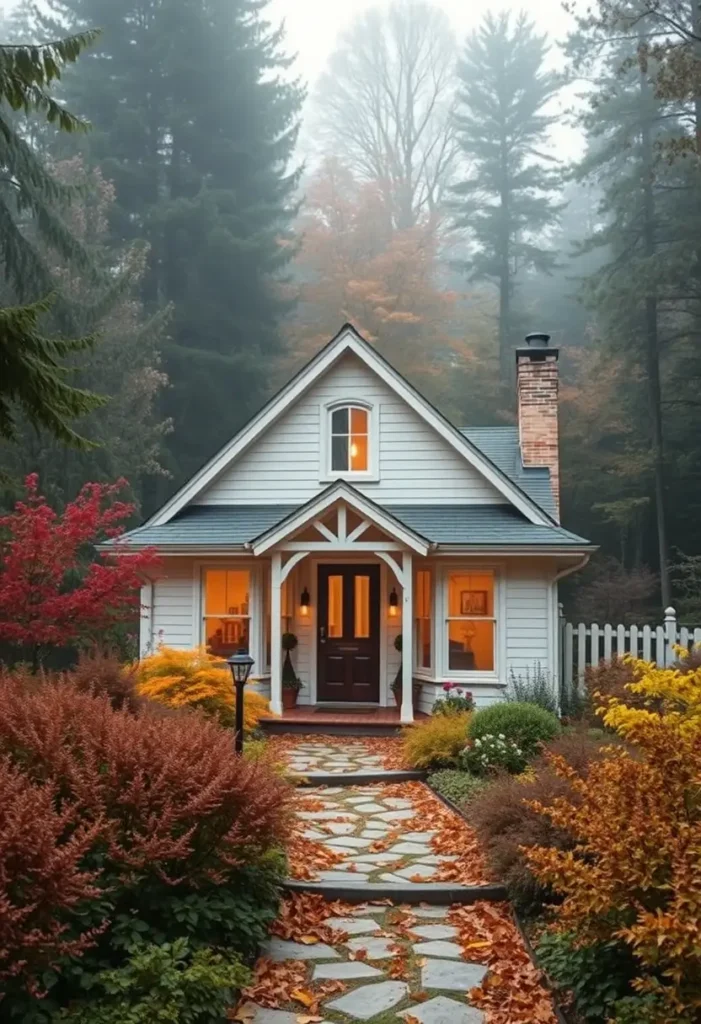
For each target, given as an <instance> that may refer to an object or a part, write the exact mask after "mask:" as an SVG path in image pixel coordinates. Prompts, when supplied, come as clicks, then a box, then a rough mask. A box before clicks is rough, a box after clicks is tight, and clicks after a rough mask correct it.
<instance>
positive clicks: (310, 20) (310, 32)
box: [0, 0, 581, 158]
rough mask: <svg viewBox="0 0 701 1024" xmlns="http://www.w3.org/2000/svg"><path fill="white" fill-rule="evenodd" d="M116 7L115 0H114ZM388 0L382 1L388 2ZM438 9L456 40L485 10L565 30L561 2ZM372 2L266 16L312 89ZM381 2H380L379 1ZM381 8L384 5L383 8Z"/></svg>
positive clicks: (0, 6) (286, 7)
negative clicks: (341, 37)
mask: <svg viewBox="0 0 701 1024" xmlns="http://www.w3.org/2000/svg"><path fill="white" fill-rule="evenodd" d="M21 2H22V0H0V11H5V12H9V11H11V10H12V9H13V8H14V7H16V6H18V4H19V3H21ZM114 2H115V3H119V0H114ZM387 2H388V0H384V3H387ZM433 2H434V3H435V4H436V6H438V7H441V8H442V9H443V10H444V11H445V13H446V14H447V15H448V17H449V18H450V21H451V23H452V24H453V26H454V27H455V31H456V36H457V38H458V39H459V40H462V39H464V37H465V36H466V35H467V33H468V32H470V31H471V30H472V29H473V28H475V27H476V26H477V25H478V24H479V22H480V21H481V20H482V18H483V17H484V15H485V14H486V13H487V11H489V10H492V11H493V12H497V11H499V10H501V9H503V8H504V7H511V8H513V9H515V10H520V9H521V8H524V9H525V10H526V11H528V12H529V13H530V15H531V17H532V18H533V20H534V21H535V22H536V24H537V25H538V27H539V28H540V29H541V31H543V32H547V34H548V35H549V36H550V38H551V39H552V40H553V42H555V41H557V40H558V39H563V38H564V36H565V35H566V34H567V31H568V29H569V28H570V26H571V24H572V21H571V17H570V15H568V14H566V12H565V11H564V10H563V6H562V0H523V2H522V3H518V2H513V3H508V2H506V3H503V4H495V3H494V0H433ZM376 3H377V0H270V4H269V7H268V12H267V15H268V17H269V18H270V20H271V21H272V22H273V23H279V22H280V21H282V20H284V21H285V27H286V40H287V42H286V49H287V51H288V52H289V53H294V54H296V55H297V61H296V70H297V72H298V73H299V74H300V76H301V77H302V78H303V79H304V80H305V81H306V83H307V84H308V85H309V86H310V87H313V85H314V82H315V80H316V79H317V77H318V76H319V74H320V73H321V71H323V69H324V65H325V63H326V59H327V56H328V54H329V53H330V52H331V50H332V49H333V46H334V42H335V40H336V37H337V35H338V33H339V32H341V31H343V30H344V29H345V28H347V27H348V26H349V24H350V23H351V21H352V20H353V19H354V17H355V16H356V15H358V14H360V13H361V12H362V11H364V10H365V9H366V8H368V7H371V6H375V5H376ZM380 3H381V4H382V3H383V0H380ZM383 5H384V4H383ZM550 60H551V61H552V63H553V66H555V67H558V68H559V67H561V66H562V60H561V57H560V55H559V53H558V51H557V49H556V48H553V50H552V53H551V57H550ZM571 99H572V92H571V91H566V92H565V93H564V94H563V95H562V96H561V98H560V100H559V101H557V107H556V108H555V109H556V111H559V112H560V113H561V114H562V117H561V120H560V123H559V124H557V125H556V126H555V128H554V129H553V131H552V132H551V148H552V149H553V151H554V153H555V154H556V155H559V156H564V157H565V158H572V157H574V156H576V155H577V154H578V152H579V151H580V150H581V140H580V137H579V134H578V132H576V131H575V130H574V129H572V128H570V127H568V126H567V125H566V124H565V118H564V109H565V107H566V106H568V105H569V103H570V102H571Z"/></svg>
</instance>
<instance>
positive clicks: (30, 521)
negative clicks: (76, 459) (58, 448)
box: [0, 475, 157, 666]
mask: <svg viewBox="0 0 701 1024" xmlns="http://www.w3.org/2000/svg"><path fill="white" fill-rule="evenodd" d="M126 486H127V483H126V481H125V480H118V481H117V482H116V483H114V484H86V485H85V486H84V487H83V489H82V490H81V492H80V494H79V495H78V497H77V498H76V499H75V500H74V501H72V502H70V503H69V504H68V505H66V507H65V509H64V511H63V512H62V513H61V514H58V513H57V512H56V511H55V510H54V509H53V508H51V506H50V505H48V504H47V502H46V500H45V499H44V497H43V496H42V495H41V494H40V493H39V482H38V478H37V476H36V475H30V476H28V477H27V479H26V497H25V499H24V500H23V501H18V502H17V503H16V505H15V508H14V511H12V512H10V513H8V514H7V515H4V516H1V517H0V641H4V642H5V643H7V644H9V645H11V646H12V647H15V648H19V650H20V651H24V652H29V654H30V656H31V660H32V663H33V664H34V665H35V666H36V665H38V664H39V662H40V661H41V657H42V654H43V652H44V651H45V650H46V648H48V647H50V646H51V647H71V646H75V645H78V644H81V643H85V642H87V641H90V640H91V639H97V638H98V637H104V635H105V632H106V631H107V630H109V629H110V627H113V626H115V625H117V624H119V623H123V622H126V621H128V620H130V619H132V618H134V616H135V615H136V614H137V613H138V609H139V588H140V586H141V583H142V581H143V579H144V576H145V574H146V573H148V572H150V571H153V570H154V569H155V567H156V565H157V560H156V555H155V553H154V552H153V551H152V550H144V551H140V552H135V553H131V552H129V549H128V546H127V545H126V544H125V543H124V542H120V540H119V537H120V535H121V533H122V532H123V529H124V527H123V524H124V521H125V520H126V519H128V517H129V516H130V515H131V514H132V512H133V505H131V504H129V503H127V502H124V501H121V500H119V495H120V494H121V493H122V492H123V490H124V489H125V488H126ZM109 539H111V540H114V541H115V543H114V546H113V548H112V550H111V551H109V552H105V551H103V552H99V553H98V554H97V555H96V553H95V545H96V544H98V543H99V542H100V541H104V540H109Z"/></svg>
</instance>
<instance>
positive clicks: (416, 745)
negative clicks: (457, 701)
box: [402, 714, 470, 768]
mask: <svg viewBox="0 0 701 1024" xmlns="http://www.w3.org/2000/svg"><path fill="white" fill-rule="evenodd" d="M469 721H470V715H469V714H464V715H435V716H434V717H432V718H429V719H427V720H426V721H424V722H420V723H417V724H416V725H408V726H407V727H406V728H405V729H403V730H402V738H403V741H404V757H405V759H406V760H407V762H408V763H409V764H410V765H412V767H414V768H439V767H446V766H448V767H449V766H451V765H454V764H455V762H456V760H457V757H458V754H459V753H460V751H461V750H463V749H464V748H465V744H466V743H467V725H468V722H469Z"/></svg>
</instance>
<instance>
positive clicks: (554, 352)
mask: <svg viewBox="0 0 701 1024" xmlns="http://www.w3.org/2000/svg"><path fill="white" fill-rule="evenodd" d="M559 354H560V351H559V349H557V348H550V335H549V334H544V333H541V332H537V333H535V334H527V335H526V345H525V347H523V348H517V349H516V362H518V360H519V358H520V357H523V356H525V357H526V358H527V359H529V360H530V362H532V363H538V362H544V361H545V360H546V359H548V358H550V359H553V358H554V359H557V357H558V355H559Z"/></svg>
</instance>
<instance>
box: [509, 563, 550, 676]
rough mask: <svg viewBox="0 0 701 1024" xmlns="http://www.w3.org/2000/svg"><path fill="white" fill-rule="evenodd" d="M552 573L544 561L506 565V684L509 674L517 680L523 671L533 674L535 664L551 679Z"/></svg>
mask: <svg viewBox="0 0 701 1024" xmlns="http://www.w3.org/2000/svg"><path fill="white" fill-rule="evenodd" d="M554 571H555V570H554V568H553V567H552V566H550V567H548V565H547V562H543V561H540V562H537V561H535V560H527V559H523V560H520V559H519V560H518V561H513V562H511V563H510V564H509V563H507V584H506V629H507V632H506V661H507V665H506V668H507V676H506V678H505V679H504V680H502V681H503V682H505V683H506V682H508V680H509V673H510V672H511V671H513V672H514V674H515V675H516V676H518V675H522V674H525V672H526V670H529V671H530V672H531V674H533V671H534V669H535V667H536V663H538V662H539V663H540V667H541V669H542V670H543V672H548V673H550V675H551V676H552V675H553V667H554V666H552V665H551V664H550V662H551V646H552V640H553V638H552V636H551V633H552V621H551V613H550V604H551V601H550V598H549V591H550V589H551V584H552V578H553V575H554Z"/></svg>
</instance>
